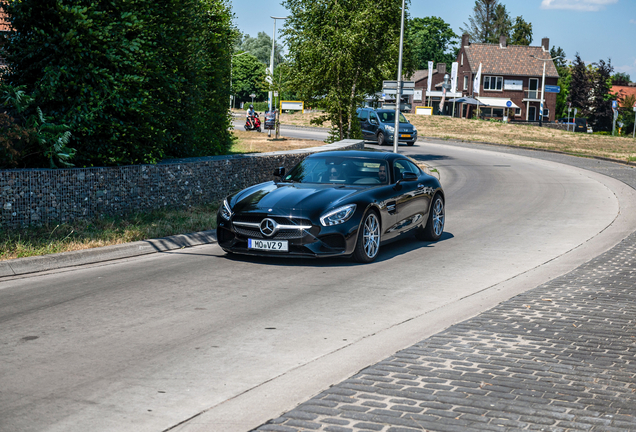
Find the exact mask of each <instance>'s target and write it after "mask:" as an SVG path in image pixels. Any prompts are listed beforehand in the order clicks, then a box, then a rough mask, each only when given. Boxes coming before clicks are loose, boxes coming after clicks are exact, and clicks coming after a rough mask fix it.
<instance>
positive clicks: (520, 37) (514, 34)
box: [510, 16, 532, 46]
mask: <svg viewBox="0 0 636 432" xmlns="http://www.w3.org/2000/svg"><path fill="white" fill-rule="evenodd" d="M531 43H532V23H529V22H526V21H525V20H524V19H523V17H521V16H518V17H517V18H516V19H515V23H514V24H513V25H512V28H511V31H510V45H526V46H527V45H530V44H531Z"/></svg>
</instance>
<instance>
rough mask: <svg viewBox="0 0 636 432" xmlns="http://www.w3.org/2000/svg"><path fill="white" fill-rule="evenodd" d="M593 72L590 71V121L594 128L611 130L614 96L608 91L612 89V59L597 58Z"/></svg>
mask: <svg viewBox="0 0 636 432" xmlns="http://www.w3.org/2000/svg"><path fill="white" fill-rule="evenodd" d="M594 67H595V69H594V72H593V73H592V95H591V96H592V99H591V101H590V111H591V116H590V122H591V123H592V126H593V127H594V130H599V131H610V130H612V120H613V117H614V112H613V111H612V101H613V100H615V99H616V98H615V96H614V95H613V94H612V93H611V92H610V90H611V89H612V72H613V71H614V67H613V66H612V61H611V60H607V63H606V62H605V61H604V60H599V61H598V62H597V63H594Z"/></svg>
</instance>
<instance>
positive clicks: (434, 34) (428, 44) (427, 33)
mask: <svg viewBox="0 0 636 432" xmlns="http://www.w3.org/2000/svg"><path fill="white" fill-rule="evenodd" d="M405 33H406V38H405V39H406V42H405V43H406V44H407V45H409V46H411V49H412V54H413V63H414V67H415V69H428V62H429V61H433V62H435V63H436V64H437V63H446V64H450V63H452V62H454V61H455V59H457V50H458V48H457V45H458V40H457V39H458V36H457V34H455V32H454V31H453V29H452V28H451V26H450V25H449V24H448V23H446V22H445V21H444V20H443V19H441V18H438V17H434V16H433V17H425V18H413V19H410V20H408V22H407V29H406V30H405Z"/></svg>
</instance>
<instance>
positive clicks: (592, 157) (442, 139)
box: [417, 136, 636, 166]
mask: <svg viewBox="0 0 636 432" xmlns="http://www.w3.org/2000/svg"><path fill="white" fill-rule="evenodd" d="M420 138H421V139H424V140H427V141H437V142H439V143H447V142H456V143H466V144H485V145H490V146H497V147H506V148H511V149H521V150H533V151H539V152H545V153H555V154H562V155H566V156H574V157H580V158H585V159H595V160H602V161H606V162H615V163H619V164H622V165H630V166H636V162H630V161H624V160H620V159H612V158H608V157H603V156H592V155H584V154H578V153H567V152H564V151H560V150H550V149H542V148H536V147H522V146H516V145H511V144H498V143H492V142H487V141H469V140H462V139H444V138H439V137H427V136H418V137H417V139H418V140H419V139H420Z"/></svg>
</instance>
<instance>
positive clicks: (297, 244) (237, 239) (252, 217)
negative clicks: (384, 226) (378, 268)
mask: <svg viewBox="0 0 636 432" xmlns="http://www.w3.org/2000/svg"><path fill="white" fill-rule="evenodd" d="M266 217H267V218H272V219H275V220H276V221H277V222H278V223H281V224H283V223H284V226H291V225H293V224H298V225H302V226H311V228H309V229H289V228H286V229H281V230H279V231H278V232H277V233H276V234H274V235H273V236H270V237H267V236H264V235H263V234H262V233H261V231H260V229H259V228H258V226H257V224H259V223H260V221H261V220H262V219H263V218H266ZM217 221H218V225H217V229H216V231H217V240H218V242H219V246H221V248H223V250H225V251H227V252H233V253H240V254H246V255H255V256H270V257H271V256H279V257H285V256H289V257H308V258H318V257H336V256H348V255H351V254H352V253H353V251H354V249H355V244H356V240H357V232H358V225H359V221H358V219H357V218H356V217H355V216H354V217H352V218H351V219H349V220H348V221H347V222H345V223H343V224H339V225H334V226H329V227H324V226H322V225H320V224H319V223H318V224H316V223H312V222H311V221H310V220H309V219H304V218H289V217H288V216H272V215H270V214H249V215H233V216H232V219H231V220H230V221H227V220H225V219H223V218H222V217H221V216H220V215H217ZM248 224H254V225H253V226H249V225H248ZM250 238H251V239H254V240H286V241H287V243H288V248H289V250H288V251H286V252H279V251H262V250H254V249H249V248H248V239H250Z"/></svg>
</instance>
